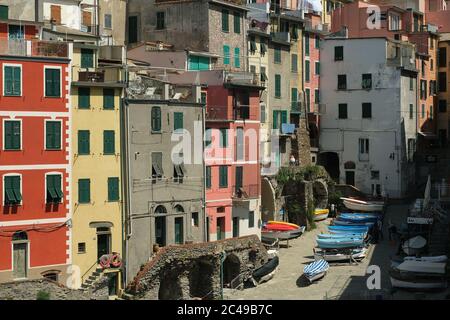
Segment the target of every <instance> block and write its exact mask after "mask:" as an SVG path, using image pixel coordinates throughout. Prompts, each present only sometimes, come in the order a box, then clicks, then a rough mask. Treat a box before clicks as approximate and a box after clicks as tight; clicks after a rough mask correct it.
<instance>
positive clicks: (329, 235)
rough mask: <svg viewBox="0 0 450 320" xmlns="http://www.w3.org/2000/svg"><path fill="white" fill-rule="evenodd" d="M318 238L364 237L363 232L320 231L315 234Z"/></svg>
mask: <svg viewBox="0 0 450 320" xmlns="http://www.w3.org/2000/svg"><path fill="white" fill-rule="evenodd" d="M317 238H319V239H344V238H351V239H364V238H365V234H364V233H321V234H318V235H317Z"/></svg>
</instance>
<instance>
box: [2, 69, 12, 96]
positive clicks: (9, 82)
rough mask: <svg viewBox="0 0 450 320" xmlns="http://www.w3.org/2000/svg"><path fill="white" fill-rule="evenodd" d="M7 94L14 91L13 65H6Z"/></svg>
mask: <svg viewBox="0 0 450 320" xmlns="http://www.w3.org/2000/svg"><path fill="white" fill-rule="evenodd" d="M4 70H5V74H4V77H5V92H4V94H5V95H8V96H10V95H12V92H13V68H12V67H8V66H6V67H5V69H4Z"/></svg>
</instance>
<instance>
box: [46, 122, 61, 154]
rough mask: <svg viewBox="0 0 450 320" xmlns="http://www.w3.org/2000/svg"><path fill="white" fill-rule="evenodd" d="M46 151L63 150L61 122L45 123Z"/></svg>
mask: <svg viewBox="0 0 450 320" xmlns="http://www.w3.org/2000/svg"><path fill="white" fill-rule="evenodd" d="M45 149H47V150H60V149H61V121H46V122H45Z"/></svg>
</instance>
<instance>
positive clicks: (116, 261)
mask: <svg viewBox="0 0 450 320" xmlns="http://www.w3.org/2000/svg"><path fill="white" fill-rule="evenodd" d="M111 265H112V266H113V267H115V268H118V267H120V266H121V265H122V258H121V257H120V255H119V254H118V253H113V254H112V257H111Z"/></svg>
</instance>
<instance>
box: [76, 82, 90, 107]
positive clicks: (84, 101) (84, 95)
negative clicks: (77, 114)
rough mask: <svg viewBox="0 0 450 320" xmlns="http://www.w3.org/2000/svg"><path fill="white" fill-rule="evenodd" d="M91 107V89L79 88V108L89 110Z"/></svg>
mask: <svg viewBox="0 0 450 320" xmlns="http://www.w3.org/2000/svg"><path fill="white" fill-rule="evenodd" d="M90 106H91V88H84V87H80V88H78V108H80V109H89V108H90Z"/></svg>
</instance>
